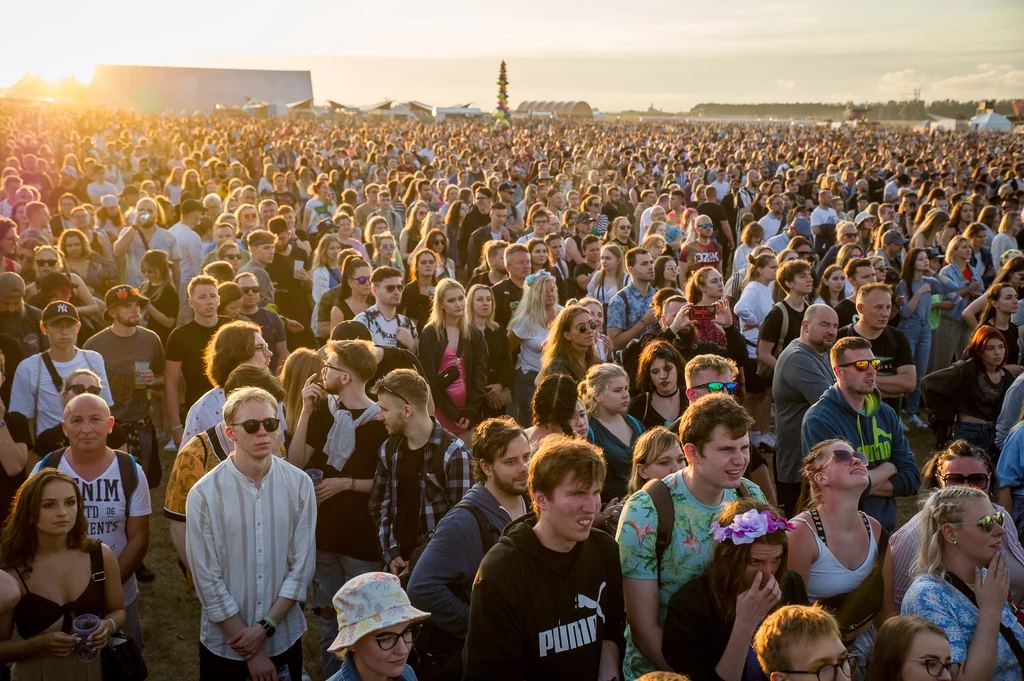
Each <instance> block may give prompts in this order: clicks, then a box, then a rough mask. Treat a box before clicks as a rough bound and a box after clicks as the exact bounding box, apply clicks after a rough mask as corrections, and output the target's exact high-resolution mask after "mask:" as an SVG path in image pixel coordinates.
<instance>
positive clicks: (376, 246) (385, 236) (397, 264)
mask: <svg viewBox="0 0 1024 681" xmlns="http://www.w3.org/2000/svg"><path fill="white" fill-rule="evenodd" d="M384 226H385V228H386V227H387V223H384ZM373 255H374V257H373V267H374V268H377V267H394V268H395V269H396V270H398V271H400V272H404V271H405V267H404V266H403V265H402V263H401V261H400V260H399V259H398V246H397V244H396V243H395V237H394V236H392V234H391V232H387V231H385V232H383V233H379V234H375V235H374V236H373Z"/></svg>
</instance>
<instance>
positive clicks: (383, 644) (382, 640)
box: [374, 623, 423, 650]
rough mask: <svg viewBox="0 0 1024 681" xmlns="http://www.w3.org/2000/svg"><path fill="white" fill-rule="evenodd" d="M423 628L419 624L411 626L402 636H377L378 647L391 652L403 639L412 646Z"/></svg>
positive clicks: (388, 634) (389, 634)
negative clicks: (399, 640)
mask: <svg viewBox="0 0 1024 681" xmlns="http://www.w3.org/2000/svg"><path fill="white" fill-rule="evenodd" d="M422 628H423V625H421V624H419V623H417V624H413V625H412V626H410V627H409V628H408V629H406V630H405V631H403V632H402V633H401V634H392V633H387V634H377V635H376V636H374V638H375V639H377V646H378V647H379V648H380V649H381V650H391V649H392V648H394V647H395V646H397V645H398V639H402V640H403V641H405V642H406V643H408V644H412V642H413V641H415V640H416V637H417V636H419V635H420V630H421V629H422Z"/></svg>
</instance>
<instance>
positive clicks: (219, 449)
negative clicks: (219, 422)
mask: <svg viewBox="0 0 1024 681" xmlns="http://www.w3.org/2000/svg"><path fill="white" fill-rule="evenodd" d="M204 432H205V433H206V438H207V439H208V440H209V441H210V446H211V447H213V453H214V455H215V456H216V457H217V461H224V460H225V459H227V458H228V454H227V452H225V451H224V447H223V446H222V445H221V443H220V436H219V435H218V434H217V426H211V427H210V428H207V429H206V430H205V431H204ZM200 440H202V438H200ZM203 449H204V450H205V449H206V442H205V441H203Z"/></svg>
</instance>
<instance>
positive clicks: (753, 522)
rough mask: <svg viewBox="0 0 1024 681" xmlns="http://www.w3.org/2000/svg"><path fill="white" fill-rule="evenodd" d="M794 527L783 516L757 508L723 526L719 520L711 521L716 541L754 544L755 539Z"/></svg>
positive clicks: (794, 527)
mask: <svg viewBox="0 0 1024 681" xmlns="http://www.w3.org/2000/svg"><path fill="white" fill-rule="evenodd" d="M794 529H796V526H795V525H794V524H793V523H791V522H789V521H788V520H786V519H785V518H783V517H782V516H777V515H772V512H771V511H768V510H764V511H760V512H758V510H757V509H755V508H752V509H750V510H749V511H747V512H746V513H743V514H742V515H738V516H736V517H734V518H733V519H732V524H730V525H728V526H726V527H722V526H721V525H720V524H719V522H718V521H717V520H716V521H715V522H713V523H711V531H712V532H713V533H714V535H715V541H725V540H726V539H731V540H732V543H733V544H753V543H754V540H755V539H757V538H758V537H763V536H765V535H766V534H772V533H773V532H780V531H783V530H786V531H791V530H794Z"/></svg>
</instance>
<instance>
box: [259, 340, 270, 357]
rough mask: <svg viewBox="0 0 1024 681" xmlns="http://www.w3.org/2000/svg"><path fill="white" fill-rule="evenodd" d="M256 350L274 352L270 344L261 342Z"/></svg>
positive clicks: (268, 353)
mask: <svg viewBox="0 0 1024 681" xmlns="http://www.w3.org/2000/svg"><path fill="white" fill-rule="evenodd" d="M256 352H262V353H263V354H264V355H270V354H273V351H272V350H271V349H270V346H269V345H266V344H264V343H259V344H257V345H256Z"/></svg>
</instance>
